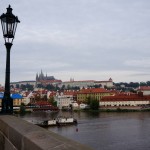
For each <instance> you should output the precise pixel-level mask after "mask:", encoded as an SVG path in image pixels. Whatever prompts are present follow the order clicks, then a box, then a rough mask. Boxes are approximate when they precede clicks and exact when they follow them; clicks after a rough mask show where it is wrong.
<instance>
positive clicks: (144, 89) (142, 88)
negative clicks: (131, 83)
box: [138, 86, 150, 91]
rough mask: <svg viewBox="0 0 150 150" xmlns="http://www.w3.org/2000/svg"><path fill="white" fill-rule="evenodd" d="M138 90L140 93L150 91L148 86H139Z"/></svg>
mask: <svg viewBox="0 0 150 150" xmlns="http://www.w3.org/2000/svg"><path fill="white" fill-rule="evenodd" d="M138 90H142V91H147V90H148V91H150V86H140V87H139V89H138Z"/></svg>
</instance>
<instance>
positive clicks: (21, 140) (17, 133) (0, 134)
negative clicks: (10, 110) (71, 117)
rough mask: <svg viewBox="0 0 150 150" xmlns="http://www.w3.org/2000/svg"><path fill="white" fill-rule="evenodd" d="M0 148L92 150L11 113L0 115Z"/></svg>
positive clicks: (14, 149) (1, 149) (13, 149)
mask: <svg viewBox="0 0 150 150" xmlns="http://www.w3.org/2000/svg"><path fill="white" fill-rule="evenodd" d="M0 150H92V149H91V148H89V147H87V146H84V145H82V144H80V143H78V142H75V141H73V140H70V139H67V138H65V137H63V136H60V135H58V134H56V133H53V132H51V131H48V130H46V129H44V128H41V127H39V126H36V125H33V124H31V123H29V122H27V121H25V120H23V119H21V118H18V117H15V116H11V115H1V116H0Z"/></svg>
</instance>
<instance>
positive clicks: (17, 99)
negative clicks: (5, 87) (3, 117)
mask: <svg viewBox="0 0 150 150" xmlns="http://www.w3.org/2000/svg"><path fill="white" fill-rule="evenodd" d="M3 95H4V94H3V93H0V106H2V99H3ZM11 98H12V99H13V106H20V105H21V103H22V99H23V98H22V96H21V95H20V94H17V93H15V94H11Z"/></svg>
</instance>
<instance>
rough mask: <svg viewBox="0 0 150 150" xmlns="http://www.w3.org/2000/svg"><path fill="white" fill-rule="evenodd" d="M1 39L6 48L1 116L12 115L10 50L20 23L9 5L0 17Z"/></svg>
mask: <svg viewBox="0 0 150 150" xmlns="http://www.w3.org/2000/svg"><path fill="white" fill-rule="evenodd" d="M0 19H1V24H2V31H3V37H4V39H5V46H6V74H5V91H4V97H3V99H2V110H1V112H2V113H3V114H12V113H13V99H12V98H11V97H10V49H11V46H12V45H13V44H12V43H13V39H14V37H15V32H16V28H17V24H18V23H19V22H20V21H19V20H18V17H17V16H15V15H13V14H12V8H11V6H10V5H9V6H8V8H7V12H6V13H5V14H4V13H3V14H2V15H1V16H0Z"/></svg>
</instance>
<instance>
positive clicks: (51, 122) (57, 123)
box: [37, 117, 77, 127]
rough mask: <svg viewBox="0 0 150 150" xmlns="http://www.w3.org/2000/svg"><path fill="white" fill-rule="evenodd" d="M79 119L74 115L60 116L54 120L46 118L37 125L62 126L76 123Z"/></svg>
mask: <svg viewBox="0 0 150 150" xmlns="http://www.w3.org/2000/svg"><path fill="white" fill-rule="evenodd" d="M76 124H77V120H76V119H74V118H72V117H69V118H67V117H58V118H56V119H52V120H45V121H42V122H40V123H37V125H39V126H42V127H48V126H61V125H76Z"/></svg>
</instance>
